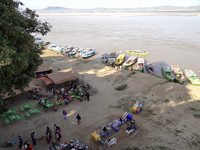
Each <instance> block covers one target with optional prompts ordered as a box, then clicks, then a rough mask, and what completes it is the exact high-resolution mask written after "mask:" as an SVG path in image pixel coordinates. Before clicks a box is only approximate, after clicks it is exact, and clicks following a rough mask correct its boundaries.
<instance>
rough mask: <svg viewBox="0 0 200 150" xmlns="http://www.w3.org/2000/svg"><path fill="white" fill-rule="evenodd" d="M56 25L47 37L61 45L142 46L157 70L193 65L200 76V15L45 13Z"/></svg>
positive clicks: (100, 50)
mask: <svg viewBox="0 0 200 150" xmlns="http://www.w3.org/2000/svg"><path fill="white" fill-rule="evenodd" d="M40 19H41V20H43V21H44V20H45V21H47V22H49V23H50V24H51V25H52V27H53V28H52V30H51V32H50V33H48V35H46V36H45V37H43V39H44V40H47V41H50V42H52V43H54V44H57V45H59V46H66V45H71V46H75V47H81V48H94V49H96V50H97V52H98V54H97V55H96V56H95V57H94V60H95V61H98V60H100V57H101V55H102V53H105V52H111V51H116V52H117V53H125V51H126V50H131V49H140V50H145V51H147V52H149V53H150V54H149V55H148V56H147V57H146V59H147V60H148V61H149V62H151V63H152V64H153V65H154V66H155V67H156V68H157V69H159V68H160V64H162V63H167V64H169V65H172V64H177V65H180V66H181V67H186V68H191V69H193V71H194V72H196V74H198V75H199V76H200V16H198V15H196V16H195V15H194V16H190V15H184V16H180V15H179V16H102V15H100V16H99V15H98V16H93V15H88V16H86V15H85V16H73V15H71V16H70V15H56V16H55V15H41V16H40Z"/></svg>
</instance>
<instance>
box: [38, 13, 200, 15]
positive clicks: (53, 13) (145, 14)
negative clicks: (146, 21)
mask: <svg viewBox="0 0 200 150" xmlns="http://www.w3.org/2000/svg"><path fill="white" fill-rule="evenodd" d="M38 15H41V16H44V15H47V16H62V15H63V16H88V15H91V16H200V12H131V13H38Z"/></svg>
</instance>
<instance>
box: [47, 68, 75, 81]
mask: <svg viewBox="0 0 200 150" xmlns="http://www.w3.org/2000/svg"><path fill="white" fill-rule="evenodd" d="M48 77H49V78H50V79H51V80H52V81H53V82H54V84H56V85H58V84H62V83H64V82H67V81H73V80H77V79H78V73H76V72H74V71H73V70H72V69H65V70H61V71H59V72H56V73H51V74H49V75H48Z"/></svg>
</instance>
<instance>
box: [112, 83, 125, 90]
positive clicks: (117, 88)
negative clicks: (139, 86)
mask: <svg viewBox="0 0 200 150" xmlns="http://www.w3.org/2000/svg"><path fill="white" fill-rule="evenodd" d="M126 88H127V84H122V85H120V86H118V87H116V88H115V90H117V91H122V90H124V89H126Z"/></svg>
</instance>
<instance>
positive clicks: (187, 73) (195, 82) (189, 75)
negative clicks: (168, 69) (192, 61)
mask: <svg viewBox="0 0 200 150" xmlns="http://www.w3.org/2000/svg"><path fill="white" fill-rule="evenodd" d="M183 72H184V74H185V76H186V77H187V79H188V80H189V81H190V82H191V83H192V84H193V85H200V80H199V79H198V78H197V75H196V74H195V73H194V72H193V71H192V70H190V69H183Z"/></svg>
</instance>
